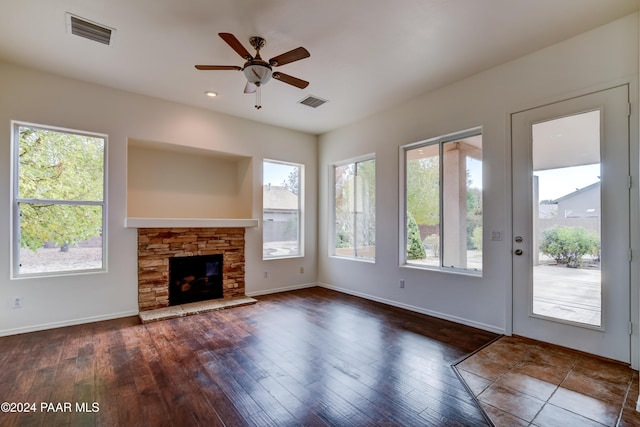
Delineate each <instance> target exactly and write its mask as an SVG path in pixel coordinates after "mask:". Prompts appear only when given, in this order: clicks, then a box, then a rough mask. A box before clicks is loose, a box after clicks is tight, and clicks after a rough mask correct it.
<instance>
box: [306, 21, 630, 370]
mask: <svg viewBox="0 0 640 427" xmlns="http://www.w3.org/2000/svg"><path fill="white" fill-rule="evenodd" d="M433 60H437V58H433ZM637 76H638V17H637V15H636V14H634V15H631V16H628V17H626V18H623V19H621V20H618V21H616V22H613V23H610V24H609V25H606V26H604V27H601V28H598V29H595V30H593V31H590V32H588V33H585V34H582V35H580V36H578V37H576V38H573V39H570V40H566V41H564V42H562V43H559V44H556V45H553V46H551V47H549V48H546V49H544V50H541V51H538V52H535V53H533V54H530V55H527V56H525V57H522V58H520V59H518V60H516V61H512V62H509V63H507V64H504V65H502V66H499V67H496V68H493V69H490V70H487V71H485V72H483V73H480V74H477V75H475V76H472V77H471V78H468V79H465V80H463V81H460V82H457V83H455V84H452V85H450V86H448V87H445V88H442V89H440V90H437V91H434V92H432V93H427V94H424V95H421V96H418V97H416V98H415V99H414V100H412V101H411V102H407V103H404V104H402V105H399V106H397V107H396V108H392V109H390V110H387V111H385V112H382V113H380V114H377V115H375V116H372V117H368V118H366V119H364V120H362V121H359V122H357V123H354V124H351V125H349V126H345V127H343V128H341V129H338V130H335V131H332V132H329V133H327V134H324V135H322V136H321V137H320V145H319V159H320V163H319V166H318V167H319V185H320V188H319V223H318V224H319V227H318V234H319V237H320V239H319V242H320V244H319V247H318V260H319V261H318V281H319V282H320V283H323V284H324V285H325V286H328V287H331V288H334V289H339V290H342V291H345V292H348V293H352V294H356V295H360V296H364V297H367V298H371V299H374V300H379V301H383V302H387V303H390V304H394V305H398V306H402V307H406V308H409V309H413V310H415V311H419V312H423V313H428V314H433V315H436V316H439V317H443V318H447V319H452V320H455V321H458V322H461V323H465V324H469V325H473V326H478V327H480V328H483V329H487V330H492V331H496V332H507V333H508V332H510V328H511V326H510V325H511V317H510V316H511V214H510V212H511V206H510V191H511V189H510V186H509V183H510V137H509V131H510V130H509V126H510V125H509V120H510V119H509V114H510V113H513V112H516V111H519V110H522V109H526V108H530V107H535V106H539V105H542V104H545V103H548V102H553V101H558V100H562V99H564V98H568V97H571V96H575V95H579V94H583V93H587V92H589V91H591V90H594V89H603V88H606V87H609V86H612V85H615V84H619V83H625V82H628V83H631V85H632V86H631V87H632V89H633V90H634V95H632V103H633V104H634V110H633V111H636V112H637V111H638V110H637V108H636V107H637V81H636V80H637ZM635 114H637V113H635ZM633 122H634V123H635V122H637V120H634V121H633ZM475 126H482V128H483V159H484V162H483V164H484V180H483V183H484V204H483V206H484V230H485V245H484V272H483V277H481V278H477V277H468V276H462V275H456V274H451V273H445V272H436V271H424V270H417V269H410V268H406V267H399V266H398V242H399V232H398V222H399V221H398V217H399V208H398V205H399V198H398V186H399V178H398V169H399V166H398V164H399V160H398V157H399V147H400V146H402V145H404V144H408V143H411V142H416V141H421V140H425V139H428V138H432V137H436V136H439V135H445V134H448V133H452V132H456V131H461V130H465V129H469V128H472V127H475ZM631 135H632V147H633V148H632V153H635V154H636V159H635V160H633V163H634V164H635V165H636V170H634V172H633V174H634V176H636V177H637V174H638V173H637V172H638V171H637V153H638V150H637V142H638V132H637V123H635V124H633V125H632V134H631ZM371 152H374V153H375V154H376V169H377V179H376V186H377V205H376V219H377V239H376V240H377V247H376V262H375V264H371V263H364V262H358V261H351V260H344V259H337V258H332V257H330V256H329V255H328V254H329V248H328V247H327V243H326V242H327V235H328V233H329V232H330V231H331V230H330V229H329V228H328V226H327V224H328V219H329V214H330V213H329V209H330V208H329V205H328V200H329V198H330V197H331V187H330V174H329V173H330V168H331V165H332V164H333V163H335V162H339V161H342V160H345V159H349V158H352V157H357V156H360V155H363V154H366V153H371ZM636 182H637V181H636ZM634 201H635V205H636V208H634V217H633V218H632V220H633V221H634V223H637V222H638V216H637V197H634ZM494 230H495V231H501V232H503V235H504V240H503V241H491V240H489V239H488V238H487V236H488V235H489V233H490V232H491V231H494ZM634 232H635V233H636V234H637V229H636V231H634ZM634 241H637V238H635V239H634ZM635 262H636V263H637V261H635ZM634 270H635V271H636V273H635V277H634V278H633V287H634V289H636V288H637V282H638V274H637V265H636V266H635V267H634ZM401 279H402V280H405V288H404V289H400V288H399V281H400V280H401ZM634 292H635V290H634ZM635 301H637V299H636V300H635ZM634 305H635V307H634V311H633V313H634V319H638V310H637V304H634ZM634 340H635V341H636V345H635V347H634V352H636V349H637V337H636V338H634ZM634 360H637V355H636V356H635V357H634Z"/></svg>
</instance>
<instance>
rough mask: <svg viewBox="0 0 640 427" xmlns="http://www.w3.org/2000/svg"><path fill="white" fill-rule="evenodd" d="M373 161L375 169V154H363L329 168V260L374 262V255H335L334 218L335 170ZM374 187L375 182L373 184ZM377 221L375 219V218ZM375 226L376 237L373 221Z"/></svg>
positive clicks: (376, 229) (375, 193)
mask: <svg viewBox="0 0 640 427" xmlns="http://www.w3.org/2000/svg"><path fill="white" fill-rule="evenodd" d="M370 160H373V162H374V169H375V168H376V167H377V162H376V155H375V153H368V154H364V155H362V156H358V157H353V158H350V159H347V160H342V161H340V162H336V163H333V164H331V165H330V166H329V181H330V188H331V198H330V203H329V208H330V209H331V211H330V215H329V218H330V221H331V223H330V226H329V239H328V241H329V245H328V246H329V247H328V251H329V254H328V255H329V257H330V258H339V259H345V260H352V261H360V262H367V263H372V264H375V262H376V256H375V255H374V256H373V258H371V257H358V256H348V255H340V254H336V222H337V216H336V168H338V167H341V166H347V165H351V164H353V165H354V168H357V164H358V163H363V162H366V161H370ZM374 177H377V171H376V173H375V174H374ZM374 185H375V182H374ZM374 195H375V196H377V185H376V189H375V192H374ZM354 203H356V198H355V197H354ZM375 203H377V197H376V202H375ZM375 203H374V209H376V210H377V207H376V206H375ZM376 219H377V218H376ZM374 224H375V231H374V234H375V235H376V237H377V231H378V227H377V223H376V221H374ZM354 246H355V247H357V244H354ZM354 252H356V253H357V250H354Z"/></svg>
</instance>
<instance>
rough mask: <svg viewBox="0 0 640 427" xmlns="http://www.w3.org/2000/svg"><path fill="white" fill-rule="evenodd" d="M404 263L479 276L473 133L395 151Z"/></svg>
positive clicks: (478, 171) (478, 189) (477, 159)
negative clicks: (400, 184)
mask: <svg viewBox="0 0 640 427" xmlns="http://www.w3.org/2000/svg"><path fill="white" fill-rule="evenodd" d="M401 151H402V155H401V158H403V161H404V163H403V165H402V166H401V167H403V168H404V179H403V181H404V203H401V206H404V213H403V215H402V216H403V217H404V220H405V222H404V224H403V227H404V232H403V233H401V235H403V237H404V238H403V242H402V247H403V248H404V250H403V252H404V255H403V257H404V263H406V264H408V265H412V266H419V267H435V268H447V269H457V270H465V271H481V270H482V135H481V133H480V130H479V129H474V130H472V131H467V132H462V133H458V134H453V135H448V136H444V137H440V138H434V139H432V140H428V141H424V142H420V143H417V144H411V145H408V146H405V147H402V149H401Z"/></svg>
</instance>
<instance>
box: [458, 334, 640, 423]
mask: <svg viewBox="0 0 640 427" xmlns="http://www.w3.org/2000/svg"><path fill="white" fill-rule="evenodd" d="M456 369H457V371H458V373H459V374H460V376H461V377H462V378H463V379H464V381H465V382H466V384H467V386H468V387H469V389H470V390H471V391H472V392H473V394H474V395H475V396H476V398H477V399H478V401H479V402H480V406H481V407H482V409H484V411H485V412H486V413H487V415H488V416H489V417H490V418H491V420H492V421H493V423H494V424H495V425H496V426H498V427H501V426H509V427H512V426H538V427H547V426H550V427H553V426H561V427H567V426H640V412H636V411H635V407H636V401H637V400H638V371H634V370H632V369H631V368H629V367H627V366H624V365H621V364H619V363H615V362H611V361H608V360H602V359H599V358H597V357H594V356H590V355H588V354H584V353H580V352H576V351H573V350H568V349H565V348H562V347H557V346H554V345H551V344H546V343H541V342H538V341H533V340H530V339H527V338H521V337H501V338H500V339H498V340H496V341H494V342H493V343H492V344H490V345H489V346H487V347H485V348H484V349H482V350H480V351H479V352H477V353H475V354H473V355H472V356H470V357H468V358H466V359H465V360H463V361H461V362H459V363H457V364H456Z"/></svg>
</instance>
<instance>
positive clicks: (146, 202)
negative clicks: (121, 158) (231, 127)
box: [127, 139, 254, 219]
mask: <svg viewBox="0 0 640 427" xmlns="http://www.w3.org/2000/svg"><path fill="white" fill-rule="evenodd" d="M252 165H253V159H252V158H251V157H248V156H241V155H236V154H229V153H223V152H219V151H213V150H206V149H203V148H195V147H187V146H182V145H178V144H168V143H160V142H149V141H141V140H135V139H129V141H128V145H127V217H129V218H201V219H211V218H238V219H242V218H251V215H252V207H253V204H252V201H253V192H254V188H253V172H252V167H253V166H252Z"/></svg>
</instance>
